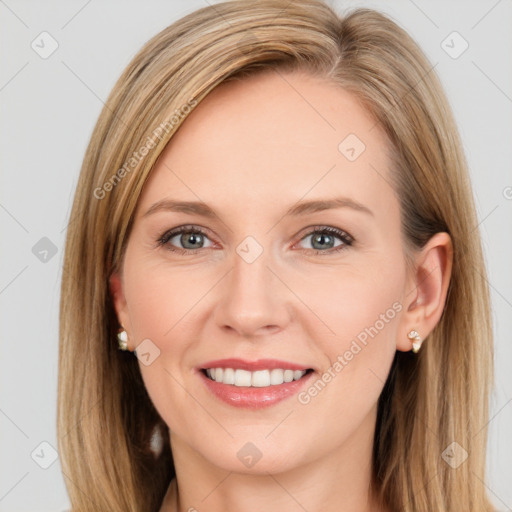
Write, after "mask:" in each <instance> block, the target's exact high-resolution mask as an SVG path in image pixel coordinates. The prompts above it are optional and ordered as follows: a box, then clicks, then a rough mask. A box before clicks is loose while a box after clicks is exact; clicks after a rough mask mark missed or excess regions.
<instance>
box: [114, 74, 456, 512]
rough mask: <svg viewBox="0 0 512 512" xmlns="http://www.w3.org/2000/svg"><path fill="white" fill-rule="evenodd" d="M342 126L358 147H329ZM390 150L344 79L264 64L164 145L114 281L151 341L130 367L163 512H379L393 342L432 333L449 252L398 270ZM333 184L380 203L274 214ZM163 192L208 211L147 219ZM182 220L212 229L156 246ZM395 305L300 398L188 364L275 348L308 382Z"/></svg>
mask: <svg viewBox="0 0 512 512" xmlns="http://www.w3.org/2000/svg"><path fill="white" fill-rule="evenodd" d="M350 133H352V134H356V135H357V137H358V138H359V139H360V140H362V141H363V142H364V144H365V146H366V149H365V150H364V152H363V153H361V154H360V156H359V157H358V158H357V159H356V160H355V161H349V160H348V159H347V158H346V157H345V156H344V155H343V154H342V153H341V152H340V151H339V150H338V145H339V144H340V142H341V141H342V140H343V139H344V138H345V137H346V136H347V135H348V134H350ZM386 147H387V141H386V139H385V137H384V135H383V134H382V132H380V131H379V129H378V127H375V122H374V121H373V119H372V118H371V117H370V116H369V114H368V113H367V112H366V111H365V110H364V109H363V108H362V107H361V106H360V104H359V103H358V102H357V101H356V99H355V98H354V97H353V96H352V95H351V94H349V93H348V92H346V91H344V90H342V89H340V88H339V86H335V85H333V84H331V83H329V82H326V81H325V80H321V79H319V78H314V77H311V76H308V75H306V74H303V73H298V72H294V73H287V74H281V73H276V72H273V71H271V72H266V73H263V74H260V75H258V76H254V77H251V78H250V79H248V80H245V81H239V82H234V83H226V84H223V85H221V86H219V87H218V88H217V89H215V90H214V91H213V92H212V93H211V94H210V95H209V96H208V97H207V98H206V99H205V100H204V101H203V102H202V103H201V104H199V105H198V106H197V107H196V109H195V110H194V111H193V112H192V113H191V114H190V116H189V117H188V119H187V120H186V122H185V123H184V124H183V126H182V127H181V128H180V130H179V131H178V132H177V134H176V135H175V136H174V138H173V139H172V141H171V142H170V143H169V144H168V146H167V148H166V149H165V151H164V152H163V153H162V154H161V155H160V157H159V160H158V161H157V164H156V166H155V168H154V170H153V172H152V174H151V176H150V179H149V180H148V182H147V183H146V186H145V188H144V191H143V194H142V196H141V197H140V200H139V204H138V208H137V211H136V216H135V222H134V225H133V230H132V232H131V234H130V239H129V242H128V245H127V249H126V254H125V258H124V262H123V267H122V270H121V272H120V273H119V274H114V275H113V276H112V278H111V281H110V283H111V292H112V295H113V298H114V303H115V307H116V311H117V314H118V319H119V322H120V324H121V325H122V326H123V327H124V328H125V329H126V331H127V333H128V337H129V346H130V348H131V349H133V348H134V347H136V346H137V345H138V344H139V343H141V342H142V340H145V339H147V338H149V339H150V340H151V342H152V343H154V345H156V346H157V347H158V349H159V350H160V355H159V356H158V357H157V358H156V359H154V361H153V362H152V363H151V364H149V365H148V366H146V365H144V364H142V363H141V362H140V361H139V366H140V370H141V373H142V376H143V379H144V383H145V385H146V387H147V389H148V392H149V395H150V396H151V399H152V400H153V402H154V404H155V406H156V408H157V410H158V411H159V413H160V414H161V416H162V418H163V419H164V420H165V421H166V423H167V424H168V425H169V428H170V431H171V437H170V439H171V447H172V451H173V456H174V460H175V466H176V471H177V481H173V482H172V484H171V486H170V487H169V491H168V493H167V495H166V498H165V500H164V502H163V504H162V508H161V511H162V512H168V511H174V510H180V511H186V510H189V509H190V507H194V508H195V509H196V510H208V511H210V512H216V511H232V510H244V511H246V512H252V511H260V510H265V509H266V510H280V511H281V512H288V511H290V512H291V511H298V510H303V509H306V510H308V511H318V510H322V511H327V512H329V511H335V510H336V511H344V512H356V511H357V512H376V511H381V512H385V511H386V509H385V508H384V507H382V506H379V505H378V504H377V503H375V502H374V498H373V497H372V496H371V495H369V491H368V486H369V483H370V476H371V450H372V443H373V437H374V432H375V421H376V411H377V400H378V398H379V395H380V393H381V391H382V388H383V386H384V382H385V380H386V377H387V375H388V373H389V369H390V367H391V363H392V360H393V357H394V354H395V351H396V350H401V351H407V350H410V349H411V346H412V345H411V341H410V340H409V339H408V338H407V333H408V332H409V331H410V330H411V329H415V330H417V331H418V332H419V333H420V334H421V335H422V337H423V338H425V337H426V336H427V335H428V334H429V333H430V332H431V331H432V329H433V328H434V327H435V325H436V324H437V322H438V321H439V318H440V316H441V313H442V310H443V307H444V302H445V298H446V291H447V287H448V282H449V278H450V273H451V261H452V248H451V242H450V238H449V236H448V235H447V234H446V233H438V234H437V235H435V236H434V237H433V238H432V239H431V240H430V241H429V243H428V244H427V245H426V246H425V247H424V248H423V249H422V250H421V251H418V252H416V253H415V254H414V255H413V256H414V262H415V266H414V268H413V269H409V268H408V267H407V266H406V261H405V255H404V246H403V240H402V236H401V230H400V209H399V203H398V199H397V197H396V195H395V193H394V191H393V190H392V188H391V187H390V185H389V181H390V180H389V169H388V160H387V156H386ZM376 170H378V172H376ZM338 196H345V197H349V198H351V199H352V200H354V201H357V202H359V203H362V204H363V205H365V206H366V207H367V208H369V209H370V210H371V212H373V214H368V213H365V212H363V211H358V210H356V209H352V208H349V207H343V208H337V209H329V210H324V211H321V212H316V213H308V214H305V215H303V216H300V217H287V216H285V212H286V210H287V209H288V208H289V207H291V206H293V205H295V204H296V203H297V202H298V201H307V200H313V199H326V198H332V197H338ZM164 198H172V199H176V200H183V201H203V202H205V203H207V204H208V205H209V206H210V207H211V208H212V209H213V210H214V211H215V213H216V216H215V217H214V218H206V217H203V216H201V215H198V214H188V213H184V212H174V211H166V210H159V211H157V212H154V213H153V214H150V215H147V216H144V214H145V212H146V211H147V210H148V209H149V208H150V207H151V206H152V205H153V204H155V203H156V202H158V201H160V200H162V199H164ZM186 224H193V225H194V226H197V227H201V228H203V230H204V231H206V234H207V236H206V237H205V238H199V241H197V240H196V241H195V242H194V241H192V245H189V246H186V247H197V248H198V250H197V252H196V253H195V254H194V253H191V254H188V255H183V254H178V253H174V252H172V251H170V250H169V246H171V247H174V248H178V249H179V248H181V249H183V248H184V246H183V245H182V243H183V239H182V240H181V242H182V243H180V236H176V237H174V238H172V241H168V242H167V246H158V245H157V240H158V238H159V237H161V235H162V234H163V233H165V232H166V231H168V230H170V229H171V228H175V227H178V226H181V225H186ZM323 226H332V227H335V228H338V229H340V230H342V231H345V232H347V233H349V234H350V235H351V236H352V237H353V239H354V242H353V244H352V245H346V246H345V247H344V249H343V250H341V251H339V252H336V253H335V252H332V251H333V249H332V248H337V247H339V246H340V245H341V244H343V242H342V240H341V239H339V238H338V236H337V235H334V238H333V240H331V241H329V240H327V246H325V245H324V246H322V245H321V243H318V240H315V236H314V233H313V234H312V232H313V230H314V228H316V227H323ZM247 236H251V237H253V238H254V239H255V240H256V241H257V243H258V244H259V245H260V246H261V248H262V249H263V252H262V254H261V255H260V256H259V257H258V258H257V259H256V260H255V261H253V262H252V263H247V262H246V261H245V260H244V259H243V258H242V257H240V255H239V254H238V253H237V250H236V249H237V247H238V246H239V244H240V243H241V242H242V241H243V240H244V239H245V238H246V237H247ZM187 240H190V236H189V237H188V238H187V237H185V240H184V243H187ZM171 244H172V245H171ZM329 244H330V245H329ZM166 247H167V248H166ZM322 247H324V248H322ZM314 249H317V250H318V252H321V251H323V253H321V254H316V253H315V251H314ZM251 250H252V249H251ZM328 251H331V253H330V254H327V253H328ZM394 303H395V304H396V303H398V304H399V308H400V311H399V312H397V313H396V314H395V315H394V318H392V319H389V318H388V316H390V315H389V314H388V316H387V317H386V318H388V321H387V322H386V323H385V325H384V327H383V328H381V329H380V330H378V334H377V335H374V337H373V338H369V339H368V343H367V344H366V346H363V345H361V344H360V345H361V346H362V347H363V348H362V350H360V351H359V352H358V353H357V355H355V356H354V357H353V358H352V359H351V360H350V361H349V362H348V364H346V366H344V367H343V369H342V371H340V372H338V373H336V376H335V377H334V378H332V380H331V381H330V382H329V383H328V384H327V385H326V386H325V387H324V388H323V389H322V391H321V392H320V393H318V394H317V395H316V396H314V397H312V398H311V400H310V401H309V403H307V404H303V403H300V402H299V401H298V399H297V395H295V396H293V397H291V398H287V399H286V400H284V401H282V402H280V403H278V404H276V405H274V406H272V407H270V408H265V409H260V410H248V409H239V408H234V407H232V406H229V405H227V404H225V403H224V402H221V401H220V400H218V399H217V398H216V397H214V396H213V395H212V394H210V392H209V391H208V390H207V389H206V387H205V386H204V385H203V383H202V382H201V380H200V378H199V376H198V375H197V373H196V371H195V369H196V367H198V366H200V365H201V363H204V362H206V361H208V360H212V359H221V358H228V357H240V358H244V359H248V360H256V359H260V358H276V359H284V360H286V361H290V362H294V363H299V364H303V365H305V366H306V367H309V368H313V369H315V375H314V379H313V381H312V382H314V381H316V380H317V379H318V378H320V377H321V375H322V373H323V372H324V371H325V370H327V369H328V368H329V367H331V366H332V364H333V363H334V362H335V361H336V360H337V358H338V356H339V355H343V354H344V353H345V352H346V351H347V350H348V349H349V348H350V346H351V343H352V342H353V340H354V339H356V337H357V335H358V334H359V333H361V332H363V331H364V329H365V328H367V327H370V326H374V325H375V324H376V320H378V319H379V315H382V314H384V315H386V311H388V310H389V309H390V308H392V305H393V304H394ZM380 318H382V317H380ZM427 343H428V342H427ZM248 442H250V443H252V444H253V445H255V446H256V447H257V449H258V450H259V451H260V452H261V454H262V457H261V459H260V460H259V461H258V462H257V463H256V464H254V465H253V466H252V467H251V468H248V467H246V466H245V465H244V464H242V462H241V461H240V460H239V458H238V457H237V452H238V451H239V450H240V448H241V447H242V446H244V445H245V444H246V443H248Z"/></svg>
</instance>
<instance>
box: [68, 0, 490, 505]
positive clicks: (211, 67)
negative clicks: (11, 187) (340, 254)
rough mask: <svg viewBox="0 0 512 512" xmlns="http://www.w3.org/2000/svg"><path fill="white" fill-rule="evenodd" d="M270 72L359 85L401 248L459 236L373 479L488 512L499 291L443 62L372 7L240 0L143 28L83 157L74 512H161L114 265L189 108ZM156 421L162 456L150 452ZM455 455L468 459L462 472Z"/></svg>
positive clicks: (389, 387) (76, 239) (384, 412)
mask: <svg viewBox="0 0 512 512" xmlns="http://www.w3.org/2000/svg"><path fill="white" fill-rule="evenodd" d="M264 70H274V71H276V72H279V73H282V72H284V71H294V70H302V71H307V72H308V73H311V74H312V75H314V76H317V77H321V78H325V79H327V80H328V81H330V82H332V83H334V84H337V85H338V86H339V87H340V88H343V89H344V90H347V91H350V92H352V93H353V94H354V95H356V96H357V98H358V99H359V100H360V101H361V102H362V104H363V105H364V106H365V108H366V109H367V111H368V112H369V113H370V114H371V115H372V116H373V117H374V119H375V123H376V128H378V129H381V130H382V131H383V133H385V134H386V137H387V139H388V144H389V151H390V154H391V159H392V165H391V171H390V172H391V179H392V181H393V186H394V189H395V190H396V193H397V197H398V198H399V201H400V206H401V222H402V233H403V241H404V246H405V247H406V248H409V249H419V248H421V247H423V246H424V244H425V243H426V242H427V241H428V240H429V238H430V237H431V236H432V235H433V234H434V233H437V232H440V231H445V232H447V233H448V234H449V235H450V236H451V238H452V242H453V250H454V252H453V268H452V276H451V281H450V285H449V289H448V294H447V298H446V303H445V308H444V311H443V314H442V317H441V319H440V321H439V322H438V324H437V325H436V327H435V328H434V330H433V332H432V333H431V334H430V336H429V337H428V340H427V342H426V343H424V345H423V348H422V350H421V351H420V352H419V353H418V354H417V355H413V354H411V353H408V352H407V353H405V352H398V351H397V353H396V356H395V359H394V361H393V364H392V367H391V371H390V374H389V376H388V379H387V381H386V383H385V386H384V389H383V391H382V394H381V396H380V399H379V404H378V414H377V424H376V431H375V438H374V446H373V479H372V484H371V490H372V492H375V494H376V496H378V497H380V499H381V501H382V502H383V503H385V504H386V505H387V506H388V507H389V508H390V509H391V510H393V511H403V512H432V511H433V510H435V511H436V512H453V511H457V512H458V511H464V512H477V511H478V512H482V511H490V510H492V506H491V503H490V501H489V500H488V497H487V495H486V491H485V486H484V482H485V461H486V445H487V427H486V425H487V421H488V400H489V394H490V392H491V384H492V381H493V366H492V364H493V363H492V361H493V344H492V325H491V320H490V300H489V290H488V285H487V282H486V269H485V266H484V260H483V255H482V248H481V241H480V237H479V233H478V230H477V225H478V222H477V216H476V213H475V207H474V202H473V195H472V190H471V185H470V182H469V178H468V170H467V163H466V160H465V156H464V154H463V151H462V147H461V142H460V139H459V134H458V131H457V127H456V125H455V122H454V119H453V115H452V113H451V109H450V107H449V105H448V103H447V100H446V98H445V95H444V92H443V90H442V87H441V85H440V83H439V80H438V78H437V77H436V74H435V72H434V70H433V67H432V65H431V64H430V63H429V62H428V60H427V58H426V57H425V55H424V54H423V53H422V51H421V50H420V49H419V47H418V46H417V44H416V43H415V42H414V41H413V40H412V39H411V37H410V36H409V35H408V34H407V33H406V32H405V31H404V30H403V29H402V28H400V26H399V25H397V24H396V23H395V22H393V21H392V20H391V19H389V18H388V17H387V16H384V15H383V14H380V13H378V12H376V11H374V10H371V9H366V8H359V9H355V10H353V11H351V12H348V13H347V14H346V15H341V14H339V13H337V12H336V11H335V10H334V8H333V7H332V6H330V5H328V4H327V3H325V2H321V1H320V0H297V1H294V2H289V1H284V0H260V1H258V2H253V1H246V0H241V1H229V2H223V3H217V4H215V5H212V6H208V7H205V8H202V9H199V10H197V11H195V12H193V13H191V14H189V15H187V16H185V17H183V18H182V19H180V20H178V21H176V22H175V23H173V24H172V25H170V26H169V27H167V28H166V29H164V30H163V31H161V32H160V33H159V34H157V35H156V36H155V37H153V38H152V39H151V40H150V41H148V42H147V43H146V44H145V45H144V47H143V48H142V49H141V50H140V51H139V53H138V54H137V55H136V56H135V57H134V58H133V60H132V61H131V62H130V64H129V65H128V67H127V68H126V69H125V70H124V72H123V73H122V75H121V77H120V78H119V79H118V81H117V83H116V85H115V87H114V88H113V90H112V92H111V94H110V96H109V98H108V100H107V101H106V104H105V107H104V108H103V110H102V112H101V115H100V117H99V120H98V122H97V124H96V127H95V129H94V132H93V134H92V137H91V140H90V143H89V145H88V148H87V150H86V153H85V157H84V160H83V165H82V169H81V173H80V177H79V181H78V185H77V189H76V194H75V198H74V204H73V208H72V212H71V217H70V223H69V227H68V232H67V239H66V248H65V258H64V266H63V276H62V289H61V304H60V345H59V385H58V442H59V451H60V457H61V463H62V471H63V475H64V478H65V482H66V486H67V489H68V493H69V497H70V500H71V504H72V511H73V512H81V511H85V510H91V509H93V510H96V511H109V512H128V511H130V512H142V511H146V512H147V511H157V510H158V508H159V506H160V504H161V501H162V499H163V496H164V494H165V492H166V489H167V487H168V485H169V482H170V480H171V478H172V477H173V476H174V475H175V471H174V466H173V459H172V453H171V450H170V446H169V442H168V432H169V431H168V427H167V426H166V425H165V423H164V422H163V420H162V418H161V417H160V416H159V414H158V413H157V411H156V410H155V408H154V406H153V404H152V402H151V399H150V397H149V396H148V394H147V392H146V389H145V387H144V383H143V381H142V378H141V375H140V372H139V368H138V363H137V360H136V358H135V357H133V354H130V353H128V352H121V351H119V350H118V349H117V339H116V330H117V327H118V321H117V318H116V315H115V311H114V307H113V302H112V297H111V296H110V293H109V286H108V282H109V276H110V275H111V273H112V272H113V271H117V270H119V268H120V266H121V263H122V258H123V253H124V250H125V247H126V243H127V240H128V237H129V235H130V229H131V226H132V222H133V216H134V211H135V208H136V205H137V201H138V198H139V196H140V194H141V190H142V187H143V185H144V183H145V181H146V179H147V178H148V176H149V174H150V172H151V170H152V168H153V166H154V163H155V161H156V159H157V158H158V156H159V155H160V153H161V152H162V151H163V149H164V148H165V146H166V144H167V142H168V141H169V140H170V139H171V137H172V136H173V135H174V133H176V131H177V130H178V129H179V126H180V125H181V123H183V122H184V121H185V120H186V118H187V115H188V113H189V112H190V111H192V110H193V109H194V108H196V106H197V105H198V104H200V102H201V100H202V99H203V98H204V97H205V96H206V95H208V94H209V93H210V92H211V91H212V90H213V89H214V88H215V87H216V86H218V85H219V84H221V83H223V82H226V81H229V80H243V79H246V78H247V77H250V76H251V75H252V74H254V73H258V72H261V71H264ZM155 429H160V431H161V432H162V433H163V439H164V447H163V450H162V452H161V454H160V455H159V456H155V455H154V454H153V452H152V451H151V450H150V439H151V436H152V433H153V432H154V431H155ZM453 443H456V444H453ZM450 450H451V451H450ZM454 454H455V455H456V457H455V458H459V459H460V460H463V459H464V457H463V456H461V454H462V455H464V454H467V459H466V460H464V461H463V462H461V463H460V464H459V465H457V467H454V466H455V465H454V464H451V463H450V461H451V460H454V457H453V455H454ZM450 456H451V458H450Z"/></svg>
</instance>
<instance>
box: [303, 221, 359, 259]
mask: <svg viewBox="0 0 512 512" xmlns="http://www.w3.org/2000/svg"><path fill="white" fill-rule="evenodd" d="M309 237H312V238H311V242H310V243H311V245H312V246H313V247H312V248H311V249H303V250H313V251H314V252H315V254H322V255H324V254H332V253H336V252H338V251H341V250H343V249H346V248H347V247H349V246H351V245H352V244H353V242H354V239H353V238H352V237H351V236H350V235H349V234H348V233H346V232H345V231H342V230H341V229H337V228H332V227H329V226H324V227H321V228H316V229H315V230H313V231H311V232H310V233H308V234H307V235H306V236H305V237H304V238H302V239H301V241H303V240H306V239H307V238H309ZM336 238H337V239H338V240H340V241H341V243H339V244H338V245H334V244H335V239H336ZM315 245H316V247H315Z"/></svg>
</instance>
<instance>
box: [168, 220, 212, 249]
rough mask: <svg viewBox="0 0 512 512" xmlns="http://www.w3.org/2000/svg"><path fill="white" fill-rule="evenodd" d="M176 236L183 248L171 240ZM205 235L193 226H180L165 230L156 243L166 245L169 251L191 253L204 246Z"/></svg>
mask: <svg viewBox="0 0 512 512" xmlns="http://www.w3.org/2000/svg"><path fill="white" fill-rule="evenodd" d="M174 238H177V239H178V242H179V243H180V244H182V247H183V248H180V247H175V246H174V245H172V244H171V241H172V240H173V239H174ZM205 238H207V235H206V233H205V232H204V231H202V230H201V229H199V228H197V227H195V226H180V227H179V228H176V229H173V230H171V231H167V232H165V233H164V234H163V235H162V236H161V237H160V238H159V239H158V244H159V245H161V246H166V247H167V248H168V249H169V250H170V251H173V252H178V253H180V254H192V253H195V252H197V251H198V250H200V249H203V248H204V239H205Z"/></svg>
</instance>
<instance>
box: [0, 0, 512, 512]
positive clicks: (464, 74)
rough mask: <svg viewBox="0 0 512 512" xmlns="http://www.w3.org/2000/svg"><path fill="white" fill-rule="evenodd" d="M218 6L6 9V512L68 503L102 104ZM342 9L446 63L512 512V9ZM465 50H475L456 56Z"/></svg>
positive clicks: (499, 459) (501, 505)
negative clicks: (63, 379)
mask: <svg viewBox="0 0 512 512" xmlns="http://www.w3.org/2000/svg"><path fill="white" fill-rule="evenodd" d="M207 3H208V2H206V1H203V0H201V1H197V0H196V1H187V2H185V1H172V2H171V1H146V2H142V1H139V2H135V1H123V2H121V1H112V0H110V1H102V2H100V1H98V0H89V1H74V0H72V1H66V2H64V1H62V0H61V1H58V2H57V1H53V2H52V1H47V2H44V3H43V2H40V3H35V2H29V1H19V0H18V1H15V0H6V1H1V0H0V24H1V26H0V40H1V42H0V52H1V63H2V65H1V67H0V102H1V116H0V123H1V132H0V133H1V137H0V145H1V146H0V155H1V164H2V168H1V171H2V172H1V175H0V180H1V183H0V226H1V230H2V240H3V242H2V264H1V266H0V314H1V321H0V326H1V351H2V352H1V358H0V365H1V367H0V429H1V430H0V431H1V434H0V460H1V461H2V463H1V465H0V511H9V512H16V511H20V512H21V511H33V510H38V511H40V512H44V511H52V512H57V511H60V510H64V509H66V508H67V507H68V506H69V502H68V499H67V495H66V491H65V488H64V481H63V477H62V475H61V473H60V469H61V468H60V465H59V459H58V454H57V453H56V452H54V451H53V449H54V448H56V446H57V442H56V426H55V415H56V391H57V355H58V306H59V286H60V278H61V270H60V269H61V265H62V256H63V247H64V239H65V234H66V223H67V219H68V216H69V211H70V206H71V201H72V197H73V192H74V188H75V185H76V182H77V176H78V172H79V168H80V165H81V159H82V158H83V154H84V151H85V148H86V144H87V142H88V140H89V137H90V134H91V132H92V129H93V126H94V124H95V122H96V119H97V117H98V115H99V112H100V109H101V107H102V106H103V101H104V100H105V99H106V97H107V95H108V93H109V91H110V89H111V88H112V86H113V85H114V82H115V80H116V79H117V77H118V76H119V74H120V73H121V71H122V70H123V68H124V67H125V66H126V65H127V64H128V62H129V60H130V59H131V57H132V56H133V55H134V53H135V52H136V51H137V50H138V49H139V48H140V46H141V45H142V44H143V43H144V42H145V41H146V40H148V39H149V38H150V37H151V36H153V35H154V34H156V33H157V32H158V31H159V30H161V29H163V28H164V27H165V26H167V25H169V24H170V23H172V22H173V21H174V20H175V19H177V18H180V17H181V16H183V15H184V14H187V13H188V12H191V11H193V10H195V9H196V8H199V7H203V6H205V5H207ZM336 5H339V6H341V8H342V9H345V8H350V7H354V6H360V5H361V6H362V5H364V6H369V7H375V8H377V9H379V10H381V11H384V12H387V13H388V14H390V15H391V16H392V17H393V18H394V19H395V20H396V21H398V22H399V23H400V24H401V25H402V26H404V27H405V28H406V29H407V30H408V31H409V33H410V34H411V35H413V37H414V38H415V39H416V40H417V41H418V42H419V44H420V46H421V47H422V48H423V49H424V51H425V52H426V53H427V55H428V57H429V58H430V60H431V61H432V63H433V64H435V65H436V66H435V69H436V71H437V73H438V74H439V75H440V77H441V80H442V82H443V85H444V86H445V88H446V91H447V94H448V97H449V100H450V102H451V104H452V106H453V109H454V111H455V115H456V118H457V121H458V124H459V127H460V130H461V135H462V139H463V143H464V147H465V150H466V153H467V157H468V159H469V163H470V168H471V176H472V181H473V186H474V191H475V196H476V204H477V209H478V215H479V220H480V224H479V229H480V231H481V234H482V237H483V243H484V249H485V254H486V260H487V264H488V268H489V284H490V287H491V293H492V302H493V315H494V325H495V329H496V381H495V390H494V393H493V397H492V412H491V415H490V418H489V419H490V424H489V425H490V441H489V452H488V471H489V479H488V482H486V484H487V486H488V488H489V492H490V495H491V497H492V499H493V500H494V502H495V504H496V507H497V509H498V510H499V511H505V510H511V509H512V486H511V485H510V484H511V483H512V436H511V434H512V372H511V370H510V366H511V363H512V344H511V336H510V333H511V332H512V321H511V319H512V272H511V263H512V236H511V234H512V170H511V168H512V166H511V164H512V115H511V114H512V58H511V57H512V36H511V33H512V31H511V30H510V28H511V27H512V1H511V0H499V1H496V0H485V1H475V0H474V1H450V2H446V1H426V0H415V1H412V0H403V1H394V2H384V1H373V2H371V1H364V2H362V1H355V2H354V1H338V2H337V3H336ZM43 31H46V32H48V33H49V34H51V38H53V39H54V40H55V41H56V42H57V43H58V48H57V50H56V51H55V52H54V53H53V54H52V55H50V56H48V57H47V58H42V57H41V56H40V54H39V53H42V52H43V51H49V50H50V49H51V44H52V40H51V39H50V37H49V36H40V34H41V32H43ZM453 31H457V32H458V33H459V34H460V35H461V36H462V38H463V39H460V38H459V36H457V35H453V34H452V33H453ZM448 36H449V37H448ZM447 37H448V39H446V38H447ZM42 38H45V39H43V40H42ZM464 40H465V41H467V43H468V44H469V47H468V48H467V50H466V51H464V52H463V53H462V54H461V55H458V56H457V55H456V54H458V53H459V52H460V51H461V50H462V49H463V48H464V46H463V45H464ZM33 41H34V43H33V44H34V46H35V47H36V48H37V49H38V52H39V53H37V52H36V51H35V50H34V49H33V48H32V47H31V44H32V42H33ZM443 41H445V43H443ZM449 47H452V48H449ZM447 52H448V53H447ZM449 53H451V55H450V54H449ZM454 57H457V58H454ZM41 239H43V240H41ZM91 243H93V241H91ZM461 336H464V333H461ZM41 443H45V444H41ZM52 447H54V448H52ZM46 466H47V468H46V469H44V468H45V467H46ZM454 512H455V511H454ZM456 512H459V511H456Z"/></svg>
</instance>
